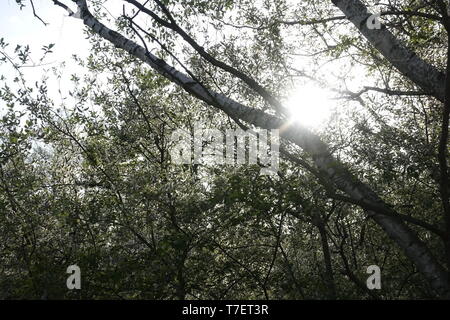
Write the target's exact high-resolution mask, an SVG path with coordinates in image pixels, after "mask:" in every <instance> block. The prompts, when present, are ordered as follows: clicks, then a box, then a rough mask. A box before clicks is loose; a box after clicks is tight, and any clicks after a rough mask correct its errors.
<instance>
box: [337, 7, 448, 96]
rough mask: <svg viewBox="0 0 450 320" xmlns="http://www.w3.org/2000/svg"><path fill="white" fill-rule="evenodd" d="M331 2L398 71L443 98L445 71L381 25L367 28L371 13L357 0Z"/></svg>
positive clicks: (433, 94)
mask: <svg viewBox="0 0 450 320" xmlns="http://www.w3.org/2000/svg"><path fill="white" fill-rule="evenodd" d="M331 2H333V4H334V5H336V6H337V7H338V8H339V9H340V10H341V11H342V12H343V13H344V14H345V16H346V17H347V19H348V20H349V21H351V22H352V23H353V24H354V25H355V27H356V28H357V29H358V30H359V31H360V32H361V34H363V35H364V37H366V39H367V40H368V41H369V42H370V44H371V45H372V46H373V47H374V48H376V49H377V50H378V51H379V52H380V53H381V54H382V55H383V56H384V57H385V58H386V59H387V60H388V61H389V63H391V64H392V65H393V66H394V67H395V68H396V69H397V70H398V71H400V72H401V73H402V74H403V75H405V76H406V77H407V78H408V79H410V80H411V81H412V82H414V83H415V84H416V85H417V86H419V87H420V88H422V89H423V90H424V91H425V92H427V93H429V94H430V95H432V96H434V97H435V98H436V99H438V100H439V101H442V102H443V101H444V100H445V73H443V72H441V71H439V70H438V69H436V68H435V67H434V66H432V65H430V64H429V63H427V62H426V61H424V60H423V59H421V58H420V57H419V56H417V54H416V53H415V52H414V51H412V50H410V49H408V48H407V47H406V46H405V45H403V44H402V43H401V42H400V41H399V40H398V39H397V38H396V37H395V36H394V35H393V34H392V33H391V32H390V31H389V30H388V29H386V26H384V25H383V24H381V29H369V28H368V26H367V19H368V18H369V17H370V16H371V14H370V13H368V12H367V7H366V6H365V5H364V4H363V3H362V2H361V1H360V0H331Z"/></svg>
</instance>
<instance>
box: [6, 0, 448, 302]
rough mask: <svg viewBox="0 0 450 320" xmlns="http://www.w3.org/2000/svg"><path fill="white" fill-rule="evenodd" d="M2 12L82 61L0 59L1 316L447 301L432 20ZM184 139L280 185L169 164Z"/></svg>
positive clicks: (370, 4)
mask: <svg viewBox="0 0 450 320" xmlns="http://www.w3.org/2000/svg"><path fill="white" fill-rule="evenodd" d="M16 2H17V5H18V6H19V7H20V8H21V9H22V10H32V12H33V15H34V17H35V18H34V19H33V21H32V24H44V25H47V24H48V22H47V17H46V16H45V15H44V14H42V11H40V6H50V5H51V6H55V7H56V8H58V9H59V10H60V11H58V12H60V14H61V15H66V16H67V15H68V16H69V17H70V19H71V20H73V21H81V22H82V23H83V25H84V28H85V34H86V37H87V39H88V41H89V52H88V54H87V55H86V56H84V55H82V54H80V53H77V52H75V53H74V55H73V57H72V63H75V64H76V66H77V67H76V70H75V72H73V73H72V72H70V73H68V72H67V69H66V68H65V66H64V64H61V65H55V64H51V63H47V62H48V61H50V60H51V57H52V54H53V52H52V51H53V50H54V48H55V43H50V44H43V47H42V50H41V51H40V52H38V53H36V52H33V50H32V49H30V46H29V45H27V44H17V43H10V42H9V40H8V32H5V34H4V37H3V38H1V39H0V67H1V68H2V69H0V75H1V78H0V101H1V104H0V106H1V109H0V298H2V299H15V298H32V299H35V298H43V299H105V298H108V299H406V298H415V299H424V298H444V299H445V298H450V277H449V272H450V203H449V197H450V193H449V192H450V190H449V175H448V153H449V148H448V128H449V113H450V77H449V70H450V62H449V61H450V49H449V48H450V47H449V45H448V44H449V41H450V40H449V32H450V5H449V4H448V3H447V2H446V1H444V0H435V1H426V0H396V1H394V0H382V1H369V0H330V1H317V0H273V1H269V0H256V1H248V0H216V1H204V0H177V1H175V0H148V1H143V0H123V1H120V4H118V3H119V2H118V1H103V0H73V1H69V0H60V1H57V0H53V1H43V2H41V3H39V5H38V3H34V2H33V1H32V0H30V1H26V0H16ZM35 2H36V1H35ZM32 24H31V25H32ZM30 41H31V39H30ZM56 46H57V45H56ZM30 67H31V69H32V70H36V71H35V72H36V73H39V76H40V80H39V81H34V80H32V78H31V77H30V75H29V72H28V70H29V68H30ZM55 83H59V84H60V85H59V87H57V86H56V85H55ZM61 83H62V84H64V86H63V87H62V86H61ZM302 88H303V91H301V90H302ZM305 88H306V89H305ZM312 88H314V89H312ZM296 90H297V91H298V90H300V92H301V93H300V94H297V95H295V99H293V98H292V97H293V92H295V91H296ZM308 91H310V92H309V93H308ZM322 95H323V96H324V97H325V95H326V96H327V98H326V99H325V98H324V97H321V96H322ZM322 98H323V99H322ZM324 103H325V104H327V109H320V108H319V107H321V104H324ZM324 110H326V111H324ZM313 112H316V115H318V114H319V113H320V112H322V113H324V112H326V113H327V114H326V115H325V116H324V117H323V118H320V119H321V122H320V125H316V124H315V125H312V124H311V123H308V122H307V121H306V120H305V119H307V115H308V114H311V113H313ZM199 127H200V128H203V129H208V128H209V129H217V130H220V132H222V133H224V135H225V133H226V132H227V130H231V129H232V130H236V131H235V132H238V131H239V130H240V131H239V132H241V131H242V132H243V131H246V132H249V133H250V136H251V135H252V134H255V132H257V131H258V130H261V129H266V130H269V131H270V130H271V132H272V133H271V135H270V136H269V137H270V138H269V141H268V142H272V143H274V142H275V136H274V134H275V133H278V134H279V146H278V145H277V148H278V149H279V156H280V163H279V167H278V169H277V170H276V172H274V173H273V174H269V175H264V174H261V168H264V167H265V164H264V163H262V162H261V161H256V162H255V163H247V164H243V165H242V164H241V165H231V164H227V163H215V162H214V161H208V159H204V161H191V162H189V163H184V164H179V163H177V162H176V161H175V159H174V152H173V150H174V148H175V146H176V145H177V141H174V139H173V134H174V133H176V132H180V130H181V131H183V132H185V133H186V135H187V136H188V139H194V140H195V134H194V133H193V132H195V130H198V129H199ZM274 130H278V131H274ZM193 134H194V135H193ZM259 137H261V135H259ZM233 139H234V138H233ZM213 140H214V139H209V140H208V139H207V140H205V141H203V143H201V145H200V149H201V148H204V149H207V148H208V145H211V144H213V142H216V145H217V143H219V144H222V143H225V140H223V139H222V138H221V137H219V138H216V139H215V140H214V141H213ZM222 140H223V141H222ZM243 141H245V140H243ZM239 143H240V142H239V141H236V144H237V145H239ZM242 143H243V142H242ZM233 145H234V140H233ZM258 145H259V147H261V141H260V142H259V144H258ZM187 148H188V149H190V148H191V147H190V145H189V146H188V147H187ZM243 149H244V150H246V149H247V150H249V149H250V138H249V141H248V143H247V144H244V146H243ZM200 152H201V150H200ZM216 152H220V151H217V150H216ZM269 154H270V155H271V156H272V157H275V156H277V155H278V152H275V151H274V150H273V149H272V151H270V152H269ZM234 156H235V155H234V154H233V155H232V157H233V159H234ZM248 157H250V156H248ZM249 162H250V161H249ZM69 265H77V266H79V267H80V269H81V273H82V289H81V290H68V288H67V287H66V278H67V276H68V274H67V273H66V268H67V267H68V266H69ZM373 265H375V266H378V267H379V268H380V270H381V289H378V290H377V289H375V290H372V289H371V288H369V287H368V286H367V284H366V280H367V278H368V277H369V276H370V274H368V273H367V268H368V267H369V266H373Z"/></svg>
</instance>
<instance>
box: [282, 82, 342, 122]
mask: <svg viewBox="0 0 450 320" xmlns="http://www.w3.org/2000/svg"><path fill="white" fill-rule="evenodd" d="M285 105H286V107H287V109H288V111H289V112H290V117H291V119H292V120H293V121H295V122H297V123H299V124H301V125H303V126H306V127H308V128H311V129H318V128H320V127H322V126H323V125H324V124H325V123H326V122H327V120H328V119H329V118H330V116H331V107H332V105H333V101H332V100H331V92H330V91H328V90H326V89H322V88H320V87H319V86H316V85H314V84H305V85H303V86H299V87H296V88H295V89H294V90H292V91H291V93H290V95H289V98H288V99H287V101H286V104H285Z"/></svg>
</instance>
